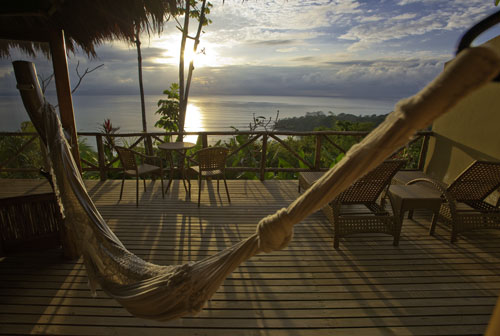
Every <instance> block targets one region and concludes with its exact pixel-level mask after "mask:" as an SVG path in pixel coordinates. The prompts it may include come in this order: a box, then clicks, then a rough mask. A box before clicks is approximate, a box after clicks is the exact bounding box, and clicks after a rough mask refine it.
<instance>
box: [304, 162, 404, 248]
mask: <svg viewBox="0 0 500 336" xmlns="http://www.w3.org/2000/svg"><path fill="white" fill-rule="evenodd" d="M404 164H405V161H404V160H390V161H384V162H383V163H382V164H380V165H379V166H378V167H376V168H375V169H373V170H372V171H371V172H369V173H368V174H366V175H365V176H363V177H362V178H360V179H359V180H357V181H356V182H355V183H354V184H353V185H351V186H350V187H349V188H348V189H347V190H345V191H343V192H342V193H341V194H340V195H338V196H337V197H336V198H335V199H334V200H333V201H332V202H330V203H329V205H328V206H326V207H324V208H323V209H322V210H323V212H324V213H325V215H326V216H327V217H328V219H329V220H330V222H331V223H332V224H333V246H334V247H335V248H336V249H338V248H339V239H340V238H343V237H346V236H348V235H351V234H357V233H386V234H389V235H391V236H393V237H394V240H393V245H394V246H397V245H398V244H399V236H400V234H401V223H400V221H399V220H398V219H397V216H396V215H395V214H394V209H393V211H392V213H390V212H389V211H387V210H385V204H384V203H383V202H382V204H381V205H379V204H378V203H377V201H378V200H379V198H380V196H381V194H383V193H384V194H383V195H382V196H383V197H382V198H384V197H385V192H386V191H387V189H388V187H389V185H390V182H391V179H392V178H393V176H394V175H395V174H396V172H397V171H398V170H399V169H401V168H402V167H403V165H404ZM320 175H321V173H319V174H318V173H301V174H300V175H299V185H300V186H301V187H302V188H304V189H307V188H308V187H309V186H310V185H311V184H312V183H313V182H314V181H311V180H310V179H308V176H309V177H313V178H314V177H316V178H315V179H317V178H319V176H320ZM360 205H361V207H360ZM391 207H392V203H391Z"/></svg>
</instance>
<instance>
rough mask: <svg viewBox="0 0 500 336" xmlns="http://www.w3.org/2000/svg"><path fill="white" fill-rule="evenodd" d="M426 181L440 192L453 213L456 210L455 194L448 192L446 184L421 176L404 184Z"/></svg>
mask: <svg viewBox="0 0 500 336" xmlns="http://www.w3.org/2000/svg"><path fill="white" fill-rule="evenodd" d="M419 182H423V183H428V184H430V185H431V186H432V187H433V188H434V189H437V190H438V191H439V192H440V193H441V198H443V199H444V201H445V202H446V203H448V206H449V207H450V211H451V212H452V213H453V214H455V213H456V211H457V200H456V199H455V196H453V195H452V194H451V193H450V192H448V186H447V185H446V184H445V183H443V182H440V181H438V180H435V179H432V178H429V177H422V178H417V179H414V180H411V181H409V182H408V183H406V185H410V184H415V183H419Z"/></svg>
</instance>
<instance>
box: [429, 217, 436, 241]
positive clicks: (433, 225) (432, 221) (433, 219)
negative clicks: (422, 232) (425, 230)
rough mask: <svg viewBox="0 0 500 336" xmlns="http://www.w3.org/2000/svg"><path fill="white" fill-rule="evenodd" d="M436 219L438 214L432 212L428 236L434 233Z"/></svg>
mask: <svg viewBox="0 0 500 336" xmlns="http://www.w3.org/2000/svg"><path fill="white" fill-rule="evenodd" d="M437 220H438V215H437V214H432V220H431V226H430V227H429V236H433V235H434V231H435V230H436V223H437Z"/></svg>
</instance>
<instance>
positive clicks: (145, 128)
mask: <svg viewBox="0 0 500 336" xmlns="http://www.w3.org/2000/svg"><path fill="white" fill-rule="evenodd" d="M135 28H136V30H135V41H134V42H135V45H136V47H137V68H138V71H139V91H140V95H141V112H142V131H143V132H144V133H147V132H148V125H147V122H146V103H145V101H144V85H143V81H142V53H141V40H140V38H139V34H140V27H139V25H136V27H135ZM144 139H145V140H144V141H145V143H144V147H145V148H146V153H147V154H148V155H153V144H152V143H151V137H148V136H146V137H145V138H144Z"/></svg>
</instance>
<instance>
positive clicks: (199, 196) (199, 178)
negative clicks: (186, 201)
mask: <svg viewBox="0 0 500 336" xmlns="http://www.w3.org/2000/svg"><path fill="white" fill-rule="evenodd" d="M200 198H201V175H199V176H198V208H199V207H200Z"/></svg>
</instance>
